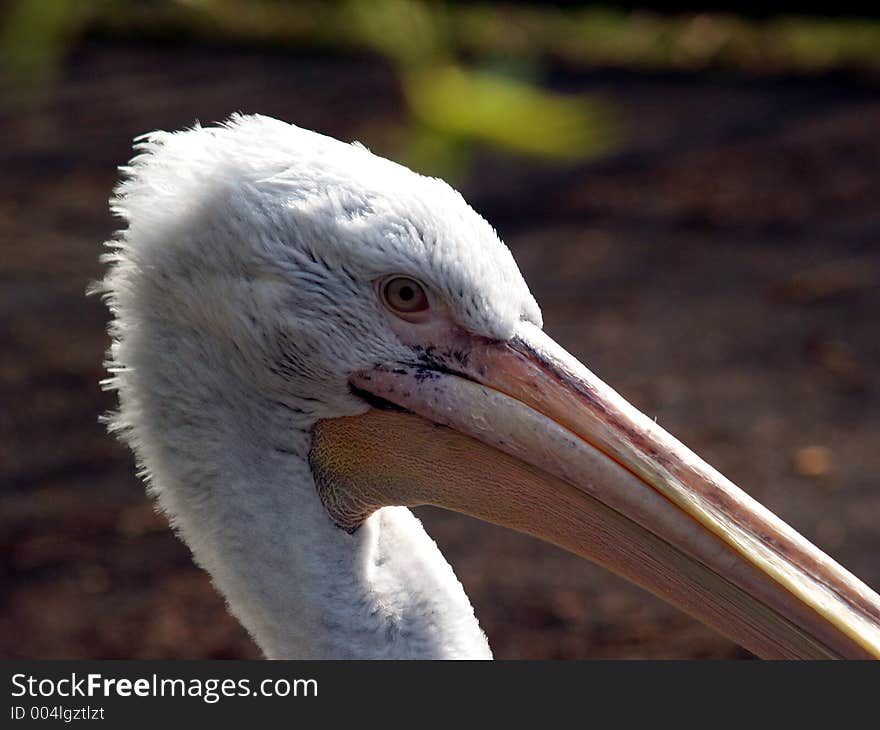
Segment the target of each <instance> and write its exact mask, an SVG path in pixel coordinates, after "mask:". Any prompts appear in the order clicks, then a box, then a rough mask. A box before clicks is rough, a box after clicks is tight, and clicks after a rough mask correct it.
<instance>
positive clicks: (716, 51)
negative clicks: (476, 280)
mask: <svg viewBox="0 0 880 730" xmlns="http://www.w3.org/2000/svg"><path fill="white" fill-rule="evenodd" d="M0 22H2V27H0V69H2V71H3V73H2V77H0V83H2V87H0V93H3V95H4V96H6V97H7V98H6V101H5V103H10V102H9V100H10V99H14V101H15V103H27V102H28V100H33V99H38V98H39V94H40V89H41V88H45V87H46V86H47V85H49V84H51V83H52V82H53V80H54V79H55V78H56V76H57V72H58V70H59V68H60V65H61V64H62V63H63V60H64V58H65V54H66V52H67V51H68V49H69V48H70V47H71V46H72V45H73V44H74V43H75V42H76V41H77V39H79V38H81V37H82V36H83V35H85V34H89V35H91V36H93V37H111V38H139V39H143V38H153V39H167V38H173V39H188V40H191V41H193V42H208V43H215V44H216V43H230V44H247V45H264V46H272V47H275V48H280V49H298V50H309V49H320V50H321V51H323V52H327V51H331V52H338V53H351V52H356V53H364V52H368V53H375V54H378V55H380V56H382V57H384V58H386V59H387V60H388V62H389V63H390V64H392V66H393V68H394V69H395V72H396V74H397V76H398V78H399V81H400V88H401V90H402V93H403V97H404V99H405V101H406V105H407V109H408V118H407V119H406V120H405V122H404V123H403V128H401V129H399V130H395V134H394V137H395V139H396V140H397V144H398V146H399V149H396V150H390V151H389V152H390V153H391V154H393V155H394V156H396V157H397V158H398V159H402V160H403V161H404V162H407V163H408V164H410V165H411V166H412V167H414V168H416V169H418V170H420V171H422V172H426V173H429V174H438V175H442V176H445V177H451V178H453V179H455V178H458V177H460V175H461V174H463V173H464V172H465V171H466V169H467V167H468V165H469V162H470V160H471V158H472V155H471V152H472V151H473V149H474V147H475V146H476V145H488V146H490V147H495V148H500V149H505V150H507V151H509V152H512V153H516V154H523V155H531V156H535V157H539V158H547V159H551V160H555V161H572V162H574V161H577V160H582V159H585V158H588V157H590V156H593V155H597V154H601V153H605V152H607V151H608V150H610V149H613V147H614V144H615V140H616V139H617V138H618V137H619V135H620V134H621V131H620V130H619V129H618V126H617V124H616V121H615V113H614V109H613V107H612V105H611V104H610V103H609V102H608V101H607V100H602V99H593V98H585V97H583V96H571V95H565V94H561V93H555V92H553V91H550V90H548V89H546V88H543V87H542V85H541V80H542V77H543V76H544V74H545V70H546V69H547V68H548V66H549V65H551V64H557V65H558V64H567V65H572V66H578V67H583V66H604V67H625V68H649V69H684V70H699V69H706V68H748V69H754V70H760V71H770V72H787V73H789V72H798V73H810V72H817V71H826V70H829V69H834V68H840V67H846V68H851V69H856V70H859V71H861V72H869V73H873V72H876V71H877V70H880V23H878V22H877V21H868V20H822V19H808V18H798V17H778V18H769V19H766V20H761V21H755V20H746V19H743V18H740V17H737V16H734V15H729V14H720V13H701V14H693V13H691V14H682V15H673V16H661V15H656V14H651V13H647V12H644V11H624V10H615V9H612V8H609V7H593V6H587V7H584V8H580V9H571V10H559V9H554V8H551V7H547V6H538V5H536V6H529V5H522V4H517V5H511V6H505V5H504V4H500V3H474V4H470V3H459V4H454V5H452V4H446V3H443V2H440V1H439V0H335V1H331V2H316V1H314V0H305V1H303V2H296V1H288V0H13V1H12V2H11V3H9V4H8V6H7V10H6V12H5V13H4V14H3V16H2V17H0ZM364 136H365V138H366V139H370V130H366V133H365V135H364Z"/></svg>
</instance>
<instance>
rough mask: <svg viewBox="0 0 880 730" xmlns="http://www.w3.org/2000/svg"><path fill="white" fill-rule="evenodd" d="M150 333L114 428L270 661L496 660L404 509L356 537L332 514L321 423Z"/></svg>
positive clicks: (121, 385) (120, 359)
mask: <svg viewBox="0 0 880 730" xmlns="http://www.w3.org/2000/svg"><path fill="white" fill-rule="evenodd" d="M150 329H151V328H150V327H149V326H142V327H139V328H138V331H137V334H136V335H135V334H134V333H132V334H130V335H129V336H126V337H121V338H120V339H119V341H118V342H117V343H116V344H115V345H114V353H113V355H114V360H115V362H116V363H117V364H122V365H123V366H124V367H123V369H122V370H121V371H120V372H118V373H117V375H116V376H115V377H114V378H113V385H114V386H115V387H116V388H117V389H118V390H119V396H120V404H121V409H120V413H119V415H118V416H117V418H116V421H115V424H114V426H115V427H116V428H117V429H119V430H120V431H121V432H122V433H123V434H124V435H125V438H126V440H128V442H129V443H130V444H131V445H132V447H133V448H134V450H135V452H136V454H137V456H138V459H139V462H140V464H141V466H142V470H143V472H144V473H145V474H146V475H147V478H148V484H149V490H150V492H151V493H152V494H153V495H154V496H155V497H156V498H157V500H158V502H159V505H160V506H161V508H162V509H163V511H165V512H166V513H167V514H168V516H169V518H170V520H171V523H172V524H173V525H174V526H175V528H176V529H177V531H178V533H179V534H180V536H181V537H182V538H183V539H184V541H185V542H186V543H187V544H188V546H189V547H190V549H191V550H192V553H193V556H194V558H195V560H196V562H197V563H198V564H199V565H201V566H202V567H203V568H204V569H205V570H207V571H208V572H209V573H210V575H211V577H212V579H213V582H214V585H215V586H216V587H217V589H218V590H219V591H220V592H221V593H222V594H223V595H224V596H225V598H226V600H227V601H228V604H229V607H230V610H231V611H232V613H233V614H234V615H235V616H236V617H237V618H238V619H239V621H241V623H242V624H243V625H244V626H245V627H246V628H247V629H248V631H249V632H250V633H251V635H252V636H253V638H254V639H255V641H256V642H257V644H258V645H259V646H260V648H261V649H262V650H263V652H264V653H265V654H266V656H268V657H270V658H300V659H304V658H429V657H436V658H456V657H467V658H488V657H490V656H491V654H490V652H489V648H488V645H487V643H486V638H485V635H484V634H483V632H482V631H481V630H480V628H479V625H478V624H477V621H476V619H475V618H474V614H473V609H472V608H471V605H470V603H469V601H468V599H467V596H466V595H465V593H464V590H463V589H462V587H461V584H460V583H459V581H458V580H457V578H456V577H455V575H454V573H453V571H452V569H451V568H450V567H449V565H448V564H447V563H446V561H445V560H444V559H443V557H442V555H441V554H440V552H439V550H438V549H437V547H436V545H435V544H434V542H433V541H432V540H431V538H430V537H429V536H428V535H427V534H426V533H425V532H424V530H423V529H422V526H421V524H420V522H419V521H418V520H417V519H416V518H415V517H414V516H413V515H412V514H411V513H410V512H409V511H408V510H406V509H404V508H402V507H389V508H385V509H382V510H379V511H378V512H376V513H375V514H374V515H372V516H371V517H370V518H369V519H368V520H367V521H366V522H365V523H364V525H363V526H362V527H361V528H360V529H359V530H358V531H357V532H356V533H355V534H353V535H349V534H347V533H346V532H344V531H343V530H340V529H338V528H337V527H336V526H335V525H334V524H333V523H332V522H331V520H330V518H329V517H328V516H327V514H326V512H325V510H324V508H323V506H322V504H321V502H320V499H319V497H318V494H317V492H316V490H315V485H314V481H313V479H312V475H311V472H310V469H309V466H308V463H307V453H308V449H309V446H310V433H309V428H310V424H308V423H306V422H304V420H303V419H304V416H303V414H301V413H298V412H297V411H296V410H292V409H291V408H290V407H287V406H283V405H281V404H279V403H277V402H273V401H268V400H262V399H261V398H260V396H259V395H257V394H255V393H253V392H246V390H245V388H243V387H242V384H241V382H239V381H238V376H237V375H235V374H232V373H229V372H226V371H225V370H224V369H223V368H222V367H211V366H210V364H208V363H204V362H200V361H199V357H200V356H203V353H204V352H205V348H201V347H199V348H190V347H189V346H188V344H187V343H186V342H182V341H179V340H177V339H176V338H174V337H171V336H169V335H168V334H167V333H165V334H164V335H161V336H160V333H158V332H151V331H150Z"/></svg>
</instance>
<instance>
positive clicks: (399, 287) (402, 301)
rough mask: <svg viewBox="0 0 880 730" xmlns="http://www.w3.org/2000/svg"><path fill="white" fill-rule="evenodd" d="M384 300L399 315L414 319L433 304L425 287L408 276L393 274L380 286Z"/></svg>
mask: <svg viewBox="0 0 880 730" xmlns="http://www.w3.org/2000/svg"><path fill="white" fill-rule="evenodd" d="M380 292H381V294H382V302H383V303H384V304H385V306H386V307H388V309H390V310H391V311H392V312H394V314H396V315H397V316H398V317H402V318H403V319H412V318H413V317H414V316H418V315H419V314H420V313H421V312H425V311H427V309H428V308H429V307H430V306H431V303H430V302H429V301H428V295H427V293H426V292H425V287H424V286H422V284H420V283H419V282H417V281H416V280H415V279H410V278H409V277H408V276H392V277H389V278H388V279H386V280H385V281H384V282H382V284H381V286H380Z"/></svg>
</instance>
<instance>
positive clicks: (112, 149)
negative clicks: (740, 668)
mask: <svg viewBox="0 0 880 730" xmlns="http://www.w3.org/2000/svg"><path fill="white" fill-rule="evenodd" d="M548 83H549V84H550V85H551V86H553V87H555V88H557V89H560V90H565V91H568V92H571V93H590V94H600V95H604V96H605V97H607V98H608V99H610V100H612V101H613V102H614V103H615V104H616V105H617V108H618V109H619V110H620V112H621V115H622V123H623V135H622V140H623V144H622V147H620V148H619V149H618V150H617V151H615V153H614V154H610V155H607V156H606V157H604V158H601V159H598V160H595V161H593V162H591V163H589V164H581V165H578V166H574V167H573V166H553V165H550V164H548V163H537V162H533V161H529V160H527V159H523V158H517V157H512V156H504V155H502V154H500V153H497V152H491V151H489V150H483V151H481V152H479V153H478V157H477V159H476V160H475V165H474V168H473V171H472V173H471V175H470V176H469V177H468V178H467V179H466V180H465V181H464V183H463V187H464V189H465V192H466V194H467V196H468V197H469V199H470V200H471V201H472V202H473V203H474V205H475V206H476V207H477V208H478V210H480V211H481V212H483V213H485V214H486V215H487V217H489V219H490V220H491V221H492V222H493V223H494V224H495V225H496V226H497V227H498V229H499V231H500V233H501V235H502V236H503V237H504V238H505V240H506V241H507V242H508V244H509V245H510V247H511V248H512V250H513V252H514V254H515V256H516V258H517V260H518V261H519V263H520V266H521V268H522V270H523V273H524V274H525V276H526V278H527V280H528V281H529V282H530V284H531V285H532V288H533V291H534V293H535V294H536V296H537V298H538V300H539V302H540V303H541V304H542V306H543V309H544V313H545V320H546V329H547V330H548V331H549V332H550V333H551V334H552V335H553V336H554V337H556V338H557V339H558V340H559V341H560V342H561V343H562V344H563V345H565V346H566V347H568V348H569V349H570V350H572V351H573V352H574V353H575V354H576V355H577V356H579V357H580V358H582V359H583V360H584V361H585V362H586V363H587V364H589V365H590V366H591V367H592V368H593V369H594V370H595V371H596V372H597V373H598V374H599V375H600V376H602V377H603V378H604V379H605V380H607V381H608V382H610V383H611V384H612V385H613V386H615V387H616V388H617V389H618V390H620V391H621V392H622V393H623V394H624V395H625V396H626V397H627V398H629V399H630V400H632V402H633V403H635V404H636V405H637V406H638V407H639V408H641V409H643V410H644V411H645V412H647V413H648V414H650V415H651V416H656V417H657V418H658V420H659V422H660V423H661V424H662V425H663V426H664V427H666V428H667V429H668V430H670V431H671V432H672V433H674V434H676V435H678V436H679V437H680V438H682V440H684V441H685V442H686V443H688V444H689V445H690V446H692V447H693V448H694V449H695V450H696V451H697V452H698V453H700V454H701V455H703V456H704V457H705V458H707V459H708V460H709V461H710V462H711V463H713V464H715V465H716V466H718V467H719V468H720V469H721V471H722V472H724V473H725V474H727V475H728V476H729V477H730V478H732V479H733V480H734V481H735V482H737V483H738V484H740V485H742V486H743V487H744V488H745V489H746V490H747V491H749V492H750V493H751V494H753V495H754V496H755V497H757V498H758V499H759V500H761V501H763V502H764V503H765V504H767V505H768V506H769V507H770V508H771V509H772V510H774V511H776V512H778V513H779V514H780V515H782V516H783V517H784V518H785V519H786V520H787V521H789V522H791V523H792V524H793V525H794V526H795V527H796V528H797V529H799V530H800V531H802V532H803V533H804V534H805V535H806V536H807V537H808V538H810V539H811V540H813V541H815V542H816V543H817V544H818V545H819V546H820V547H822V548H823V549H825V550H827V551H828V552H830V553H831V554H832V555H833V556H835V557H836V558H838V559H839V560H840V561H841V562H842V563H844V564H845V565H846V566H847V567H849V568H850V569H851V570H852V571H853V572H855V573H856V574H858V575H859V576H861V577H862V578H863V579H864V580H865V581H866V582H867V583H868V584H869V585H871V586H873V587H874V588H875V589H876V588H878V587H880V490H878V488H877V483H876V475H877V474H878V472H880V378H878V376H880V336H878V335H880V326H878V313H880V285H878V284H880V245H878V240H880V206H878V201H880V196H878V193H880V185H878V180H880V97H878V94H877V91H878V86H877V84H876V82H875V81H874V80H872V79H871V78H870V77H866V76H864V75H862V76H860V77H855V76H848V75H845V74H836V75H831V76H829V75H825V76H813V77H810V78H794V77H792V78H784V77H780V76H767V75H763V74H738V75H736V74H723V73H706V72H704V73H695V74H658V73H648V72H642V73H635V72H624V71H620V72H611V71H596V70H589V69H586V70H572V69H567V70H557V72H555V73H553V74H551V75H550V77H549V79H548ZM5 102H6V103H4V105H3V111H2V117H0V140H2V142H0V257H2V258H0V398H2V405H0V484H2V491H0V590H2V595H0V656H2V657H4V658H22V657H27V658H69V657H135V658H157V657H163V658H174V657H191V658H212V657H254V656H256V655H257V652H256V650H255V648H254V647H253V645H252V643H251V642H250V640H249V639H248V637H247V636H246V634H245V633H244V632H243V630H242V629H241V628H240V627H239V626H238V625H237V624H236V623H235V622H234V621H233V620H232V619H231V618H230V617H229V616H228V615H227V613H226V611H225V609H224V606H223V602H222V600H221V599H220V598H219V597H218V596H217V595H216V594H215V593H214V592H213V590H212V588H211V586H210V584H209V581H208V579H207V577H206V576H205V575H204V574H202V573H201V572H200V571H198V570H197V569H196V568H195V567H193V565H192V563H191V560H190V557H189V554H188V551H187V549H186V548H185V547H184V546H183V545H182V544H181V543H180V542H178V541H177V540H176V539H175V538H174V537H173V536H172V534H171V533H170V531H169V530H168V528H167V526H166V524H165V522H164V520H163V519H162V518H160V517H158V516H156V515H155V514H154V513H153V511H152V507H151V505H150V503H149V502H148V500H147V499H146V497H145V496H144V494H143V489H142V485H141V484H140V483H139V482H138V481H137V480H136V478H135V477H134V474H133V464H132V459H131V457H130V455H129V454H128V452H127V451H126V450H125V449H123V448H122V447H121V446H119V445H118V444H116V443H115V442H114V441H113V440H112V439H110V438H109V437H108V436H107V435H106V434H105V433H104V431H103V428H102V426H101V425H99V424H98V422H97V419H98V415H99V414H100V413H101V412H102V411H104V410H106V409H108V408H110V407H112V405H113V397H112V395H110V394H105V393H102V392H101V391H100V389H99V386H98V381H99V380H100V378H101V377H102V371H101V359H102V355H103V351H104V350H105V348H106V347H107V345H108V340H107V337H106V335H105V332H104V326H105V320H106V312H105V310H104V308H103V306H102V305H101V303H100V302H99V301H97V300H96V299H94V298H89V299H87V298H86V297H85V295H84V292H85V289H86V286H87V284H88V282H89V281H90V280H93V279H95V278H97V277H99V276H100V275H101V267H100V265H99V264H98V261H97V259H98V256H99V254H100V252H101V247H100V244H101V242H102V241H103V240H105V239H107V238H108V237H109V236H110V234H111V232H112V231H113V229H114V227H115V225H116V224H115V222H114V221H113V220H112V219H111V217H110V215H109V213H108V211H107V198H108V195H109V193H110V191H111V188H112V186H113V184H114V181H115V179H116V171H115V167H116V166H117V165H119V164H122V163H124V162H125V160H126V159H127V158H128V157H129V156H130V139H131V138H132V137H133V136H135V135H137V134H140V133H142V132H144V131H147V130H151V129H155V128H168V129H172V128H179V127H181V126H185V125H188V124H191V123H192V122H193V120H194V119H196V118H198V119H201V120H202V121H203V122H210V121H213V120H220V119H222V118H224V117H225V116H227V115H228V114H229V113H230V112H231V111H234V110H243V111H249V112H261V113H265V114H270V115H274V116H278V117H281V118H284V119H287V120H289V121H295V122H296V123H298V124H300V125H302V126H306V127H310V128H315V129H318V130H320V131H322V132H325V133H328V134H332V135H335V136H339V137H341V138H352V137H353V136H355V135H356V134H357V133H358V130H360V129H362V128H363V125H364V123H366V122H369V123H370V124H374V125H375V124H380V125H383V124H387V125H391V124H392V123H393V122H395V121H397V120H398V119H399V118H400V117H401V116H402V115H403V114H404V110H403V108H402V104H403V103H402V100H401V98H400V94H399V90H398V84H397V81H396V79H395V77H394V75H393V72H392V70H391V68H390V67H389V66H388V65H387V64H386V63H384V62H382V61H380V60H375V59H369V58H366V59H365V58H344V57H331V56H327V57H323V56H308V55H305V56H303V55H296V54H293V55H291V54H283V53H278V52H265V51H252V50H247V49H238V50H235V49H223V48H219V47H217V48H193V47H187V46H185V45H183V46H175V45H161V46H153V45H138V44H134V43H130V44H125V43H106V42H88V43H83V44H80V45H79V46H78V47H77V48H76V49H75V50H74V51H73V52H72V53H71V54H70V56H69V57H68V60H67V61H66V62H65V63H64V65H63V67H62V69H61V75H60V78H59V79H58V80H57V81H56V83H55V84H54V85H53V86H52V87H51V91H50V92H49V97H48V98H46V99H44V100H43V101H42V102H39V101H38V102H36V103H29V104H17V103H15V100H14V99H9V98H7V99H6V100H5ZM420 514H421V515H422V517H423V518H424V520H425V522H426V524H427V527H428V530H429V531H430V532H431V534H432V535H433V536H434V537H435V538H436V539H437V541H438V542H439V544H440V546H441V548H442V549H443V550H444V552H445V554H446V555H447V556H448V558H449V560H450V561H451V563H452V564H453V566H454V567H455V568H456V571H457V572H458V575H459V576H460V578H461V580H462V581H463V583H464V585H465V587H466V589H467V591H468V593H469V594H470V596H471V598H472V600H473V602H474V604H475V607H476V611H477V615H478V616H479V617H480V619H481V622H482V625H483V627H484V628H485V630H486V632H487V634H488V636H489V639H490V641H491V643H492V645H493V647H494V649H495V652H496V654H497V656H499V657H527V658H532V657H542V658H546V657H742V656H747V654H746V653H745V652H743V651H742V650H739V649H737V648H736V647H734V646H733V645H732V644H731V643H730V642H728V641H727V640H725V639H723V638H721V637H719V636H717V635H716V634H714V633H713V632H711V631H710V630H708V629H705V628H703V627H701V626H699V625H698V624H697V623H696V622H694V621H692V620H691V619H689V618H688V617H686V616H684V615H682V614H680V613H678V612H677V611H676V610H674V609H672V608H669V607H667V606H665V605H664V604H662V603H661V602H659V601H658V600H655V599H654V598H652V597H651V596H648V595H647V594H645V593H643V592H641V591H640V590H638V589H636V588H634V587H631V586H629V585H628V584H625V583H624V582H623V581H621V580H619V579H617V578H615V577H614V576H611V575H609V574H607V573H606V572H604V571H602V570H600V569H598V568H595V567H594V566H592V565H590V564H587V563H584V562H582V561H581V560H579V559H577V558H574V557H571V556H569V555H567V554H564V553H562V552H560V551H559V550H557V549H555V548H552V547H549V546H547V545H543V544H541V543H538V542H536V541H534V540H532V539H529V538H525V537H522V536H519V535H516V534H513V533H509V532H506V531H504V530H501V529H498V528H493V527H490V526H486V525H483V524H480V523H477V522H474V521H471V520H469V519H466V518H463V517H460V516H458V515H452V514H447V513H443V512H440V511H434V510H431V511H428V510H425V511H421V512H420Z"/></svg>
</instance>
